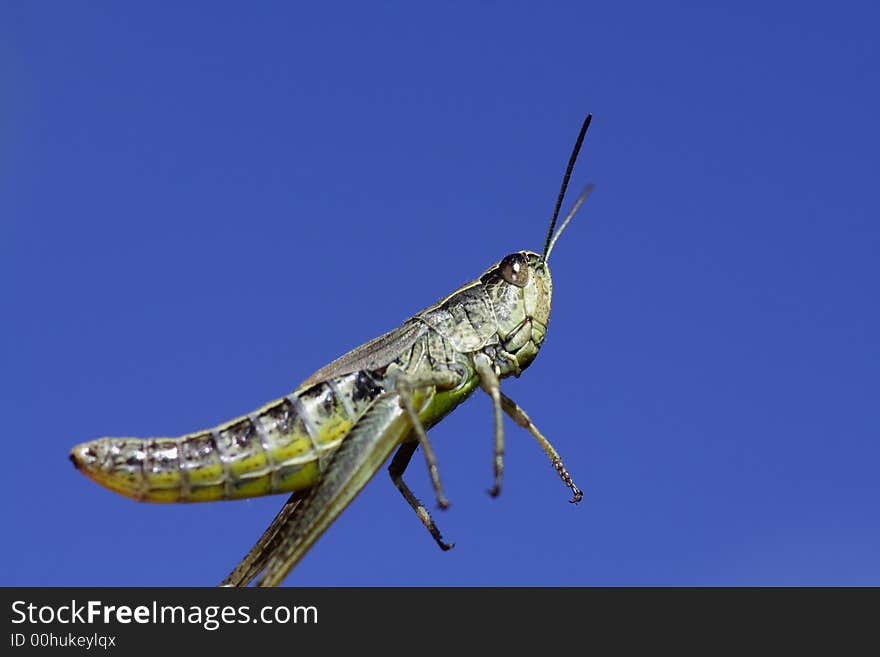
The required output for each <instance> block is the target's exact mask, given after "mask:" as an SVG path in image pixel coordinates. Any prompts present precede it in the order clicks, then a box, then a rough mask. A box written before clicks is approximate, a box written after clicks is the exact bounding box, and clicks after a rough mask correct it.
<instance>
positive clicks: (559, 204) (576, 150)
mask: <svg viewBox="0 0 880 657" xmlns="http://www.w3.org/2000/svg"><path fill="white" fill-rule="evenodd" d="M592 120H593V115H592V114H587V118H585V119H584V124H583V125H582V126H581V131H580V133H579V134H578V138H577V141H575V143H574V149H573V150H572V151H571V157H570V158H568V166H567V167H566V168H565V175H564V176H563V177H562V187H560V188H559V196H557V197H556V206H555V207H554V208H553V217H552V218H551V219H550V228H548V229H547V239H545V240H544V252H543V255H542V256H541V258H542V259H543V260H546V259H547V256H548V255H549V249H550V241H551V238H552V237H553V229H554V228H555V227H556V218H557V217H558V216H559V208H561V207H562V200H563V199H564V198H565V190H566V189H568V179H569V178H570V177H571V171H572V169H574V163H575V161H576V160H577V156H578V153H579V152H580V150H581V144H583V143H584V136H585V135H586V134H587V128H589V127H590V121H592ZM587 193H589V192H587ZM582 196H583V197H584V198H586V195H585V194H582ZM581 202H583V199H581ZM573 214H574V213H573V212H570V213H569V216H568V217H567V218H566V221H565V223H568V221H570V220H571V217H572V216H573ZM560 232H562V231H561V230H560ZM554 241H555V240H554Z"/></svg>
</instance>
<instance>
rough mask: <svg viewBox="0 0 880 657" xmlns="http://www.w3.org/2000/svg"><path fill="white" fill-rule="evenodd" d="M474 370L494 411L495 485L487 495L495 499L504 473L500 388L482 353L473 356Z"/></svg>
mask: <svg viewBox="0 0 880 657" xmlns="http://www.w3.org/2000/svg"><path fill="white" fill-rule="evenodd" d="M474 368H475V369H476V370H477V375H478V376H479V377H480V386H481V387H482V388H483V390H485V391H486V393H488V395H489V396H490V397H491V398H492V408H493V409H494V411H495V459H494V466H495V485H494V486H492V488H491V490H490V491H489V495H491V496H492V497H497V496H498V493H500V492H501V475H502V474H503V472H504V424H503V421H502V418H501V386H500V384H499V382H498V374H497V373H496V372H495V368H494V367H492V361H491V360H489V357H488V356H487V355H486V354H484V353H479V354H477V355H476V356H474Z"/></svg>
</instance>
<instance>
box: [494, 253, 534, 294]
mask: <svg viewBox="0 0 880 657" xmlns="http://www.w3.org/2000/svg"><path fill="white" fill-rule="evenodd" d="M499 267H500V268H501V275H502V276H503V277H504V280H505V281H507V282H508V283H510V284H511V285H516V286H517V287H525V286H526V283H528V282H529V260H528V258H526V257H525V256H524V255H523V254H522V253H511V254H510V255H509V256H507V257H505V258H504V260H502V261H501V264H500V265H499Z"/></svg>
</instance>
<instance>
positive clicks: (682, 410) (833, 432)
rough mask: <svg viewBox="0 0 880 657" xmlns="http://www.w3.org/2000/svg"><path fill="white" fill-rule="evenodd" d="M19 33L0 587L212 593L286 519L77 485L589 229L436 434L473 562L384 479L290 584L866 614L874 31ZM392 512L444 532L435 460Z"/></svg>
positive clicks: (195, 8)
mask: <svg viewBox="0 0 880 657" xmlns="http://www.w3.org/2000/svg"><path fill="white" fill-rule="evenodd" d="M724 4H725V5H728V6H727V7H726V8H720V7H716V8H707V7H706V6H705V3H680V4H678V5H677V6H676V7H672V6H670V5H669V4H668V3H663V4H658V3H635V4H624V3H612V2H607V3H595V2H578V3H554V4H553V5H552V7H549V6H543V7H539V3H479V4H477V3H452V4H449V5H447V6H445V7H444V8H442V9H441V8H438V7H436V6H431V7H428V6H427V5H426V4H422V3H419V4H418V5H415V4H412V3H399V4H387V5H382V6H375V5H374V4H373V3H369V6H367V4H362V3H349V4H335V5H329V4H328V5H325V6H322V7H321V8H317V7H315V6H310V7H309V8H303V7H297V6H294V4H293V3H281V2H278V3H269V2H266V3H259V4H251V5H248V7H247V9H245V5H244V4H243V3H238V4H230V3H226V4H224V3H214V2H211V3H208V2H204V3H184V4H182V6H178V5H175V7H174V8H173V9H171V8H160V7H159V6H158V5H152V4H143V3H141V4H139V5H137V6H135V5H133V4H132V3H124V4H120V3H111V2H104V3H97V2H95V3H62V2H56V3H26V2H4V3H3V4H2V8H0V89H2V104H0V285H2V289H0V293H2V299H3V309H4V311H3V321H2V324H0V349H2V352H0V357H2V371H3V376H2V377H0V400H2V413H3V418H4V420H3V423H4V427H3V431H2V437H0V440H2V446H3V453H4V458H3V471H4V472H3V476H2V477H0V486H2V490H0V499H2V502H0V504H2V521H3V528H4V529H3V534H4V540H3V541H2V543H0V564H2V565H0V584H3V585H212V584H215V583H216V582H217V581H219V579H220V578H221V577H222V576H224V575H225V574H226V572H227V571H228V569H229V568H231V567H232V566H233V565H234V564H235V563H236V561H237V560H238V559H239V558H240V557H241V556H242V555H243V554H244V552H245V551H246V550H247V548H248V547H249V546H250V545H251V543H252V542H253V541H254V540H255V539H256V538H257V537H258V535H259V534H260V532H261V531H262V529H263V527H264V526H265V525H266V524H267V523H268V522H269V520H270V519H271V517H272V516H273V515H274V513H275V512H276V510H277V508H278V507H279V506H280V504H281V503H282V501H283V499H284V498H283V497H271V498H262V499H258V500H249V501H241V502H225V503H213V504H206V505H180V506H168V505H146V504H139V503H136V502H132V501H130V500H127V499H124V498H122V497H119V496H117V495H115V494H113V493H111V492H109V491H107V490H104V489H102V488H100V487H99V486H97V485H95V484H93V483H92V482H90V481H88V480H87V479H86V478H84V477H83V476H82V475H80V474H78V473H77V472H76V471H75V470H74V469H73V467H71V465H70V463H69V461H68V458H67V454H68V450H69V449H70V447H71V446H72V445H73V444H75V443H77V442H81V441H83V440H87V439H90V438H94V437H98V436H103V435H142V436H147V435H177V434H180V433H185V432H188V431H192V430H195V429H200V428H203V427H207V426H211V425H213V424H216V423H218V422H221V421H224V420H226V419H228V418H230V417H233V416H235V415H238V414H240V413H243V412H247V411H250V410H252V409H254V408H256V407H258V406H260V405H261V404H262V403H264V402H266V401H268V400H270V399H273V398H275V397H277V396H280V395H281V394H284V393H286V392H289V391H290V390H292V389H293V388H294V387H295V386H296V384H297V383H298V382H299V381H301V380H303V379H304V378H305V377H307V376H308V375H309V374H310V373H311V372H312V371H314V370H315V369H317V368H318V367H320V366H321V365H324V364H325V363H327V362H329V361H330V360H331V359H333V358H334V357H336V356H338V355H339V354H341V353H342V352H344V351H346V350H348V349H349V348H351V347H354V346H356V345H357V344H360V343H362V342H364V341H366V340H368V339H370V338H372V337H374V336H376V335H378V334H379V333H381V332H383V331H386V330H388V329H390V328H392V327H394V326H396V325H398V324H399V323H401V322H402V321H403V320H405V319H406V318H407V317H409V316H410V315H412V314H413V313H414V312H416V311H418V310H419V309H421V308H423V307H424V306H426V305H428V304H430V303H432V302H434V301H435V300H437V299H438V298H440V297H442V296H444V295H445V294H446V293H448V292H449V291H451V290H453V289H454V288H455V287H457V286H458V285H460V284H461V283H463V282H465V281H467V280H470V279H471V278H473V277H475V276H476V275H478V274H479V273H480V272H482V271H483V269H484V268H485V267H486V266H488V265H489V264H491V263H492V262H494V261H496V260H498V259H499V258H500V257H502V256H504V255H505V254H507V253H508V252H510V251H513V250H518V249H522V248H530V249H535V250H537V249H539V248H540V246H541V243H542V240H543V237H544V233H545V230H546V227H547V220H548V216H549V213H550V210H551V208H552V205H553V201H554V200H555V195H556V192H557V188H558V184H559V181H560V178H561V175H562V171H563V168H564V165H565V162H566V160H567V158H568V155H569V150H570V148H571V145H572V141H573V140H574V137H575V135H576V133H577V129H578V127H579V126H580V122H581V120H582V118H583V116H584V114H585V113H586V112H588V111H591V112H593V113H594V115H595V119H594V122H593V126H592V128H591V133H590V134H589V135H588V138H587V142H586V144H585V147H584V151H583V154H582V157H581V161H580V163H579V165H578V167H577V169H576V171H575V174H574V176H573V186H574V187H577V188H579V187H581V186H582V185H583V184H584V183H586V182H587V181H593V182H595V184H596V191H595V193H594V195H593V196H592V197H591V198H590V199H589V202H588V204H587V205H586V206H585V209H584V211H583V212H582V214H581V215H579V216H578V218H577V219H576V221H575V222H574V223H573V224H572V226H571V227H570V228H569V230H568V231H567V232H566V235H565V236H564V238H563V239H562V240H561V241H560V243H559V245H558V247H557V249H556V251H555V252H554V257H553V261H552V266H553V274H554V282H555V292H556V294H555V297H554V305H553V316H552V321H551V326H550V332H549V335H548V339H547V342H546V343H545V345H544V349H543V350H542V352H541V354H540V356H539V358H538V359H537V360H536V362H535V363H534V364H533V365H532V367H531V368H530V369H529V370H528V371H527V372H526V373H525V375H524V376H523V377H522V378H521V379H519V380H515V381H513V380H511V381H507V382H506V383H505V390H506V391H507V392H508V394H510V395H511V396H512V397H513V398H514V399H516V400H517V401H518V402H519V403H520V404H521V405H522V406H523V407H524V408H525V409H526V410H527V411H528V412H529V414H530V415H531V416H532V418H533V419H534V420H535V421H536V423H537V424H538V426H539V427H540V428H541V429H542V430H543V431H544V433H545V434H546V435H548V436H549V437H550V438H551V440H553V442H554V443H555V445H556V446H557V447H558V449H559V450H560V452H561V453H562V454H563V456H564V457H565V459H566V462H567V464H568V466H569V468H570V470H571V471H572V473H573V474H574V476H575V479H576V481H577V482H578V483H579V484H580V485H581V487H582V488H583V489H584V491H585V499H584V502H583V503H582V504H581V505H580V506H579V507H573V506H572V505H570V504H568V502H567V500H568V496H567V491H566V490H565V488H564V487H563V486H562V485H561V484H560V482H559V481H558V480H557V478H556V476H555V475H554V473H553V471H552V469H551V468H550V466H549V464H548V463H547V461H546V459H545V457H544V455H543V452H541V450H540V449H539V448H538V446H537V445H536V444H535V443H534V441H533V440H532V439H531V438H530V437H529V435H528V434H526V433H525V432H524V431H522V430H519V429H518V428H517V427H515V426H514V425H513V424H512V423H508V425H507V431H508V434H507V435H508V453H507V473H506V478H505V482H504V484H505V485H504V490H503V492H502V495H501V497H499V498H498V499H495V500H492V499H490V498H489V497H488V495H486V492H485V491H486V489H487V488H488V487H489V485H490V483H491V452H492V434H491V430H492V416H491V412H490V404H489V401H488V399H487V398H486V397H485V395H482V394H480V395H477V396H475V397H474V398H473V399H472V400H470V401H469V402H468V403H467V404H465V405H464V406H463V407H461V408H460V409H459V410H458V411H457V412H456V413H455V414H454V415H453V416H451V417H450V418H448V419H447V420H446V421H444V422H443V423H442V424H441V425H439V426H438V427H436V428H435V429H434V430H433V431H432V437H433V442H434V445H435V448H436V450H437V453H438V458H439V462H440V468H441V473H442V476H443V478H444V482H445V486H446V489H447V493H448V495H449V497H450V499H451V501H452V507H451V509H450V510H449V511H447V512H445V513H441V512H439V511H438V512H435V517H436V519H437V522H438V524H439V525H440V528H441V530H442V531H443V533H444V535H445V536H446V537H447V538H448V539H449V540H452V541H454V542H455V543H456V544H457V545H456V547H455V549H454V550H452V551H451V552H449V553H446V554H443V553H441V552H440V551H439V550H438V549H437V547H436V546H435V545H434V543H433V542H432V541H431V539H430V538H429V537H428V535H427V533H426V532H425V531H424V529H423V528H422V526H421V525H420V523H419V522H418V520H417V519H416V517H415V515H414V514H413V513H412V512H411V511H410V509H409V508H408V507H407V505H406V504H405V503H404V501H403V500H402V499H401V498H400V496H399V495H398V493H397V491H396V490H395V489H394V487H393V486H392V484H391V483H390V481H389V480H388V478H387V476H386V475H385V474H384V472H381V471H380V473H379V475H378V476H377V477H376V478H375V479H374V480H373V481H372V482H370V484H369V486H368V487H367V488H366V489H365V490H364V491H363V493H362V494H361V495H360V496H359V497H358V498H357V499H356V500H355V502H354V503H353V504H352V506H351V507H349V509H348V510H347V511H346V512H344V513H343V515H342V516H341V517H340V519H339V520H338V521H337V522H336V523H335V524H334V525H333V526H332V527H331V529H330V530H329V531H328V532H327V533H326V534H325V535H324V536H323V537H322V538H321V539H320V540H319V542H318V543H317V544H316V546H315V547H314V548H313V550H312V551H311V552H310V553H309V554H308V555H307V556H306V558H305V559H304V560H303V561H302V563H301V564H300V565H299V566H298V568H297V569H296V570H294V571H293V573H292V575H291V576H290V577H289V578H288V580H287V584H290V585H330V586H332V585H385V584H396V585H428V584H435V585H447V584H451V585H471V584H473V585H545V584H546V585H595V584H603V585H635V584H639V585H642V584H646V585H659V584H664V585H667V584H668V585H679V584H688V585H707V584H734V585H739V584H771V585H777V584H780V585H781V584H795V585H797V584H819V585H824V584H874V585H880V557H878V555H880V513H878V509H880V477H878V472H880V441H878V438H880V418H878V415H880V404H878V399H880V309H878V283H880V259H878V252H880V225H878V220H880V194H878V190H877V175H878V153H880V128H878V126H880V121H878V116H880V92H878V89H880V87H878V85H877V71H878V70H880V58H878V53H877V34H876V26H877V24H878V19H880V15H878V10H877V9H875V6H874V4H873V3H867V2H865V3H838V4H835V5H834V6H833V7H829V5H828V4H827V3H765V2H744V3H724ZM408 479H409V482H410V484H411V485H412V487H413V488H414V489H415V490H416V491H417V492H418V493H419V494H421V496H422V497H424V498H425V499H431V495H430V488H429V483H428V480H427V476H426V473H425V471H424V467H423V461H422V460H421V457H419V458H418V459H416V460H414V461H413V467H412V468H411V470H410V472H409V475H408Z"/></svg>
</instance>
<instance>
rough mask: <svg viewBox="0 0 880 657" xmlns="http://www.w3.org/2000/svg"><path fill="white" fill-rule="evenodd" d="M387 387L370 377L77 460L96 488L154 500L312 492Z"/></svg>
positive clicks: (88, 449)
mask: <svg viewBox="0 0 880 657" xmlns="http://www.w3.org/2000/svg"><path fill="white" fill-rule="evenodd" d="M381 393H382V388H381V387H380V385H379V384H377V383H376V382H375V381H374V380H373V379H372V378H371V377H370V376H368V375H367V374H366V373H364V372H354V373H351V374H347V375H345V376H341V377H338V378H336V379H331V380H329V381H326V382H323V383H319V384H316V385H314V386H311V387H309V388H304V389H301V390H297V391H296V392H294V393H291V394H290V395H288V396H286V397H282V398H281V399H278V400H276V401H274V402H271V403H269V404H267V405H266V406H264V407H262V408H260V409H259V410H257V411H254V412H253V413H249V414H248V415H243V416H241V417H239V418H236V419H234V420H231V421H230V422H227V423H225V424H222V425H220V426H218V427H215V428H213V429H209V430H206V431H198V432H196V433H192V434H188V435H186V436H182V437H180V438H146V439H143V438H99V439H97V440H92V441H90V442H87V443H82V444H80V445H77V446H76V447H74V448H73V450H72V452H71V460H73V462H74V464H75V465H76V467H77V468H78V469H80V470H81V471H82V472H84V473H85V474H86V475H88V476H89V477H90V478H91V479H93V480H94V481H96V482H97V483H99V484H101V485H103V486H106V487H107V488H109V489H111V490H113V491H116V492H117V493H120V494H122V495H125V496H126V497H131V498H134V499H137V500H143V501H148V502H205V501H211V500H220V499H239V498H243V497H255V496H258V495H268V494H271V493H283V492H290V491H294V490H302V489H305V488H310V487H311V486H313V485H314V484H315V482H316V481H317V479H318V476H319V474H320V471H321V469H322V467H323V461H324V460H325V459H326V458H327V457H328V456H329V455H330V454H332V453H333V451H334V450H335V449H336V448H337V447H338V446H339V443H340V442H341V441H342V439H343V438H344V437H345V435H346V434H347V433H348V432H349V431H350V430H351V427H352V426H353V425H354V423H355V421H356V420H357V418H358V417H359V416H360V415H361V414H362V413H363V412H364V410H366V408H367V406H369V404H370V402H372V400H373V399H375V398H376V396H377V395H379V394H381Z"/></svg>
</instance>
